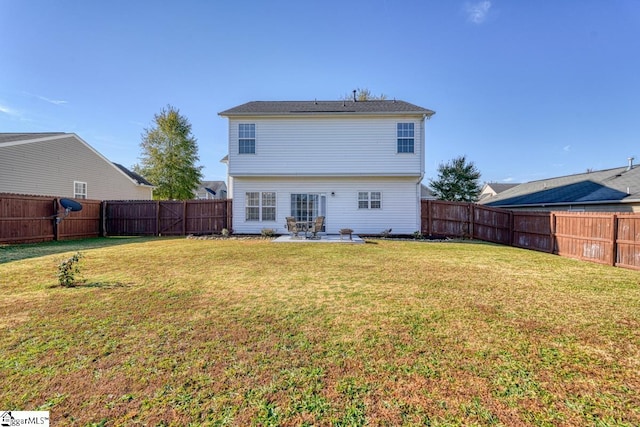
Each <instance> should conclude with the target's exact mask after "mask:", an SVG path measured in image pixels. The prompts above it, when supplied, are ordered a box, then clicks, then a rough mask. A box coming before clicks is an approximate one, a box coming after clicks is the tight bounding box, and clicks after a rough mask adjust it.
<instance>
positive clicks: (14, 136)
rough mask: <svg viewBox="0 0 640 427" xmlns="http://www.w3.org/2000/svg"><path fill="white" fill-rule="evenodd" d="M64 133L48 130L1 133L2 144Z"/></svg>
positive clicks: (0, 142)
mask: <svg viewBox="0 0 640 427" xmlns="http://www.w3.org/2000/svg"><path fill="white" fill-rule="evenodd" d="M59 135H64V132H46V133H0V144H2V143H8V142H15V141H29V140H32V139H40V138H49V137H52V136H59Z"/></svg>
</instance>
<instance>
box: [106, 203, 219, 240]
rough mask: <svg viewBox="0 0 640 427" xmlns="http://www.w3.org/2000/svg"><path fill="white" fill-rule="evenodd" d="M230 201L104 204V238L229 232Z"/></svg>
mask: <svg viewBox="0 0 640 427" xmlns="http://www.w3.org/2000/svg"><path fill="white" fill-rule="evenodd" d="M231 203H232V202H231V200H183V201H168V200H165V201H157V200H126V201H123V200H107V201H104V202H103V203H102V211H103V214H102V216H103V218H104V234H105V235H106V236H131V235H137V236H145V235H147V236H184V235H187V234H212V233H220V232H221V231H222V230H223V229H225V228H226V229H228V230H231V228H232V221H231Z"/></svg>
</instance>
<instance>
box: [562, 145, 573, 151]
mask: <svg viewBox="0 0 640 427" xmlns="http://www.w3.org/2000/svg"><path fill="white" fill-rule="evenodd" d="M562 149H563V150H564V151H566V152H567V153H568V152H569V151H571V146H570V145H565V146H564V147H562Z"/></svg>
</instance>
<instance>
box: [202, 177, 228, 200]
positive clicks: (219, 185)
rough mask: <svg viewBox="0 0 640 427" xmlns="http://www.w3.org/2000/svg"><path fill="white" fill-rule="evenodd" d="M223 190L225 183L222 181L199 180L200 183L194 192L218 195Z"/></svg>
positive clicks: (224, 189)
mask: <svg viewBox="0 0 640 427" xmlns="http://www.w3.org/2000/svg"><path fill="white" fill-rule="evenodd" d="M225 191H227V184H226V183H225V182H224V181H200V185H199V186H198V188H197V189H196V194H198V193H204V192H207V193H209V194H212V195H217V196H220V195H221V193H222V192H225Z"/></svg>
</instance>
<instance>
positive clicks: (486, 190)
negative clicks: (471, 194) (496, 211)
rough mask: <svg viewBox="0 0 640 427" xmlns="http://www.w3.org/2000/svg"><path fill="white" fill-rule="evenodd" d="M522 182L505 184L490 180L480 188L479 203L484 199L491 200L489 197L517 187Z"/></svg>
mask: <svg viewBox="0 0 640 427" xmlns="http://www.w3.org/2000/svg"><path fill="white" fill-rule="evenodd" d="M518 185H520V184H515V183H509V184H503V183H498V182H488V183H486V184H485V185H484V186H483V187H482V190H480V195H479V196H478V203H481V202H482V201H485V200H486V201H487V202H488V201H489V198H491V197H495V196H497V195H498V194H500V193H502V192H503V191H506V190H509V189H510V188H513V187H516V186H518Z"/></svg>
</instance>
